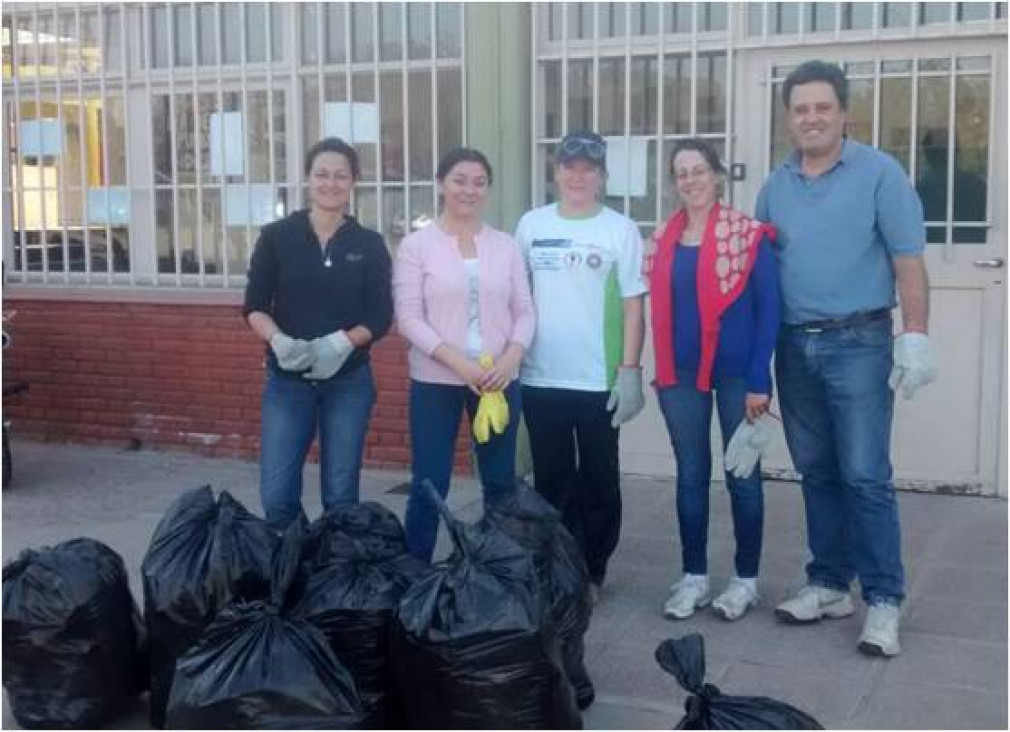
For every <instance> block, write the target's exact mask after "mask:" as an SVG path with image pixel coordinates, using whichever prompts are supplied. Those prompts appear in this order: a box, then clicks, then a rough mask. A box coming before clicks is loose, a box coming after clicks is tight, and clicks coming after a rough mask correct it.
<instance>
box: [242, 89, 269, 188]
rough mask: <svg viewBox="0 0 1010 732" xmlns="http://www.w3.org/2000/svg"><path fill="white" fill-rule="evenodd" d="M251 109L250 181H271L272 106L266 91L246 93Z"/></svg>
mask: <svg viewBox="0 0 1010 732" xmlns="http://www.w3.org/2000/svg"><path fill="white" fill-rule="evenodd" d="M246 99H247V101H248V105H249V106H248V107H247V109H248V110H249V125H248V131H247V133H246V134H247V135H248V136H249V140H248V143H249V182H250V183H269V182H270V107H269V104H268V102H267V92H266V91H260V90H256V91H250V92H247V94H246Z"/></svg>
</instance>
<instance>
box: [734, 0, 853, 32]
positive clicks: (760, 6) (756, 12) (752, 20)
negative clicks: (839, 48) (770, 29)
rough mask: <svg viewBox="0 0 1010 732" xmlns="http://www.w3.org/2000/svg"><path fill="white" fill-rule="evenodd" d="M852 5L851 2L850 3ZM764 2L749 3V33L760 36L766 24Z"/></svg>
mask: <svg viewBox="0 0 1010 732" xmlns="http://www.w3.org/2000/svg"><path fill="white" fill-rule="evenodd" d="M848 4H849V5H851V3H848ZM764 14H765V9H764V3H747V35H749V36H759V35H761V33H762V30H763V25H764Z"/></svg>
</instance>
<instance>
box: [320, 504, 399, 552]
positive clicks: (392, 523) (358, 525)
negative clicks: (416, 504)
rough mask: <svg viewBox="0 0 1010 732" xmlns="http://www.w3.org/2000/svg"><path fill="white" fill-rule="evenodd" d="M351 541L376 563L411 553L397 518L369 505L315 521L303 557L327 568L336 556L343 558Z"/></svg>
mask: <svg viewBox="0 0 1010 732" xmlns="http://www.w3.org/2000/svg"><path fill="white" fill-rule="evenodd" d="M347 538H351V539H356V540H357V541H358V542H359V543H361V544H362V545H363V546H364V548H365V550H366V551H367V552H368V553H369V554H370V555H371V556H373V557H375V558H376V559H380V558H383V559H385V558H390V557H398V556H400V555H401V554H405V553H406V551H407V538H406V534H405V533H404V531H403V524H401V523H400V519H399V518H397V516H396V514H395V513H393V512H392V511H390V510H389V509H388V508H386V507H385V506H383V505H382V504H381V503H376V502H374V501H366V502H364V503H357V504H353V505H350V506H343V507H341V508H338V509H336V510H333V511H327V512H326V513H324V514H323V515H322V516H320V517H319V518H318V519H316V520H315V521H313V522H312V524H311V525H310V526H309V533H308V536H306V538H305V548H304V550H303V551H302V557H303V559H305V560H306V561H307V562H308V563H309V564H325V563H326V562H327V560H328V558H329V557H330V556H332V555H333V553H334V552H336V555H337V556H341V551H342V547H343V546H344V543H345V540H346V539H347ZM334 542H335V543H336V544H335V545H334Z"/></svg>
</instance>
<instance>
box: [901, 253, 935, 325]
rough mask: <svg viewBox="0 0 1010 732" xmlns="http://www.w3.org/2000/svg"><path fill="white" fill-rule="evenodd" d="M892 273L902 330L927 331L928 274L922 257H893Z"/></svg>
mask: <svg viewBox="0 0 1010 732" xmlns="http://www.w3.org/2000/svg"><path fill="white" fill-rule="evenodd" d="M893 262H894V273H895V277H896V279H897V282H898V300H899V301H900V303H901V321H902V330H903V331H904V332H906V333H928V332H929V276H928V275H927V273H926V263H925V260H923V258H922V257H895V258H894V259H893Z"/></svg>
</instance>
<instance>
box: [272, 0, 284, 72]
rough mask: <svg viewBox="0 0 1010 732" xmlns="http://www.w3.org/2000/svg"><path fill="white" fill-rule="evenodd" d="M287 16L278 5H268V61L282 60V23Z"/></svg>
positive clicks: (282, 7)
mask: <svg viewBox="0 0 1010 732" xmlns="http://www.w3.org/2000/svg"><path fill="white" fill-rule="evenodd" d="M287 17H288V14H287V13H286V12H285V10H284V6H282V5H281V4H280V3H270V54H271V55H270V60H271V61H283V60H284V39H285V38H287V34H286V33H285V32H284V31H285V29H284V21H285V19H286V18H287Z"/></svg>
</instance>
